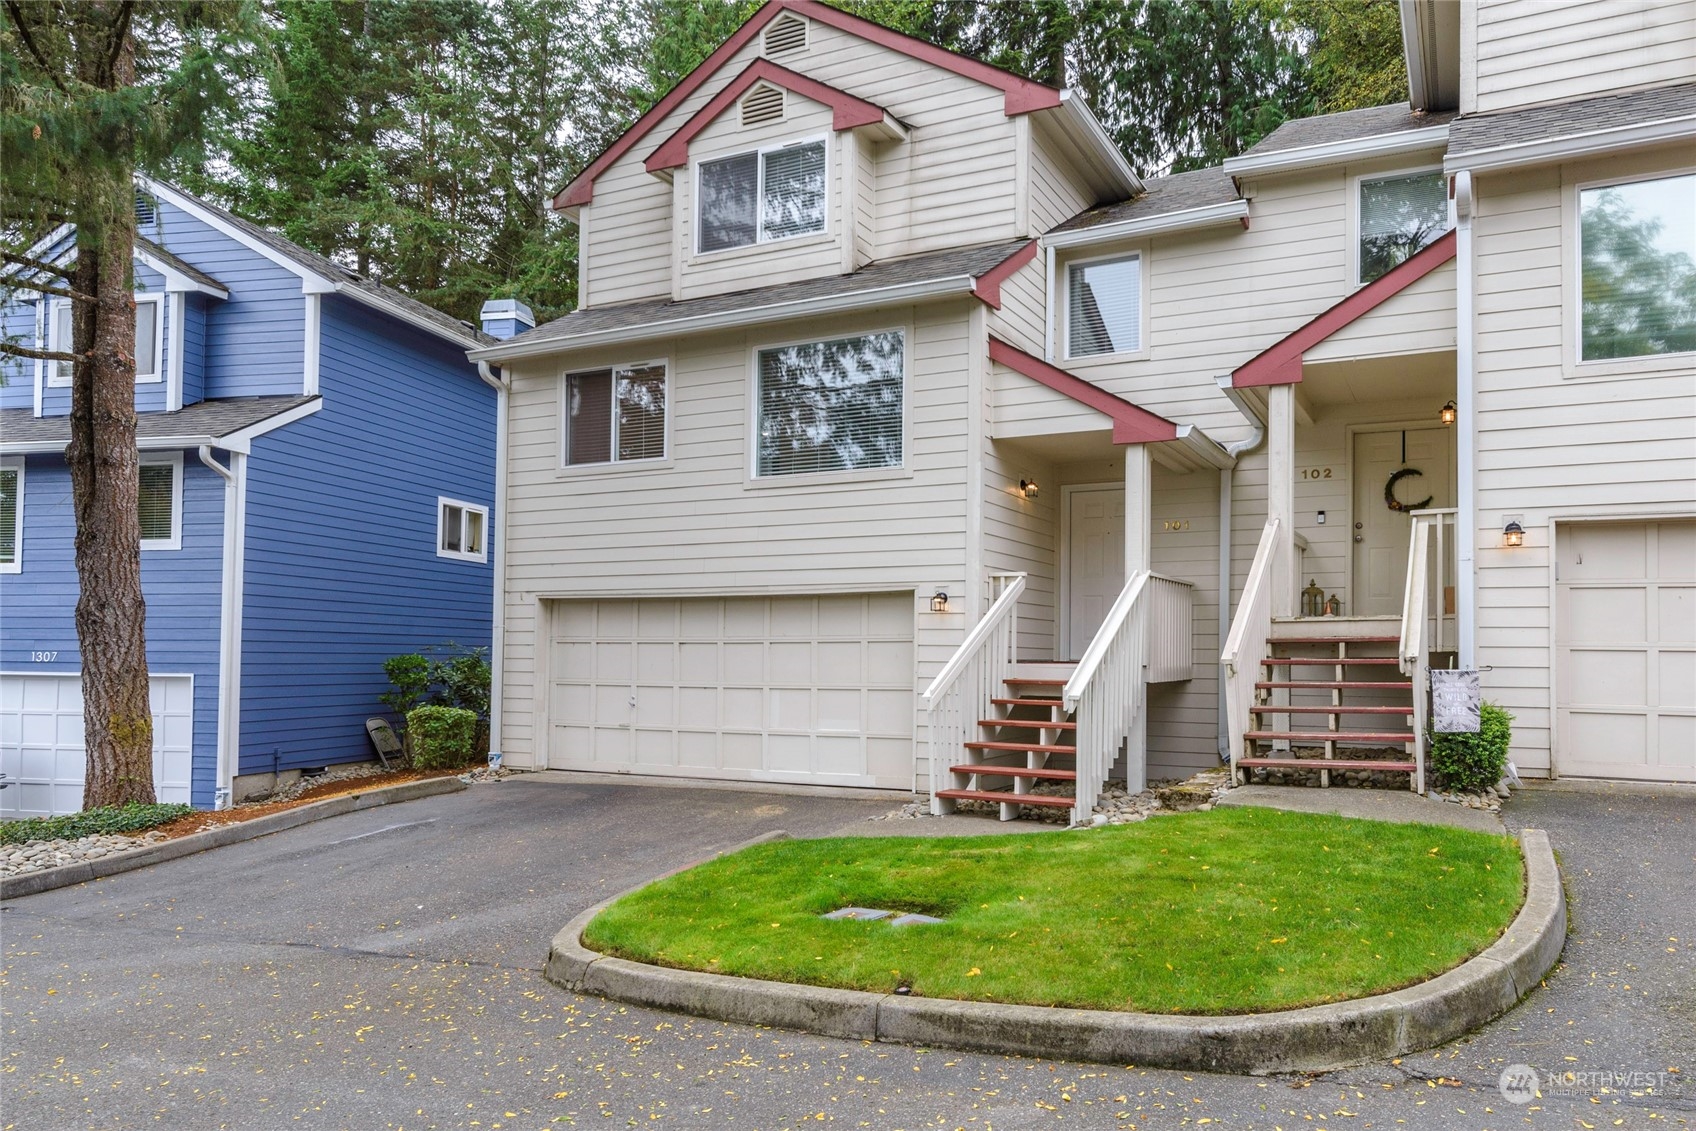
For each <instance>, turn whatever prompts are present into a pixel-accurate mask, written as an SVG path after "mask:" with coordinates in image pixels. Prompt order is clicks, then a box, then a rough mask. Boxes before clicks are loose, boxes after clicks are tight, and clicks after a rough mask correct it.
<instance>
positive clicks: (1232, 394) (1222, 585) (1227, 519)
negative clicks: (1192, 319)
mask: <svg viewBox="0 0 1696 1131" xmlns="http://www.w3.org/2000/svg"><path fill="white" fill-rule="evenodd" d="M1215 380H1216V381H1217V382H1218V384H1219V391H1220V392H1222V393H1224V394H1225V396H1226V397H1227V398H1228V399H1229V400H1230V402H1231V404H1233V405H1235V406H1236V409H1237V411H1238V412H1240V413H1242V414H1243V419H1244V420H1247V421H1248V423H1249V427H1251V428H1253V429H1254V431H1252V432H1250V433H1249V434H1248V436H1247V437H1245V438H1244V439H1241V440H1238V441H1237V442H1236V443H1234V444H1227V445H1225V454H1226V455H1228V456H1230V457H1231V461H1232V464H1233V466H1234V465H1235V462H1236V460H1237V458H1238V457H1239V456H1245V455H1247V454H1248V453H1250V452H1252V451H1254V450H1255V449H1256V448H1258V447H1260V445H1261V444H1262V443H1264V442H1265V441H1266V424H1265V423H1264V422H1263V421H1262V420H1261V419H1260V416H1259V414H1258V413H1256V412H1255V411H1254V406H1253V405H1251V404H1250V403H1249V401H1248V398H1247V397H1244V396H1243V395H1242V393H1240V392H1238V391H1237V389H1236V387H1235V386H1233V385H1232V384H1231V378H1230V377H1229V376H1228V375H1227V376H1224V377H1218V378H1215ZM1232 470H1233V469H1232V468H1231V467H1225V468H1220V469H1219V639H1220V641H1221V642H1223V641H1224V639H1225V633H1226V631H1227V630H1228V629H1229V627H1230V624H1231V518H1232V514H1233V512H1234V511H1235V509H1236V503H1235V502H1234V500H1233V498H1232V487H1233V481H1232V478H1231V476H1232ZM1221 650H1223V649H1221ZM1218 726H1219V760H1220V761H1221V762H1229V761H1230V760H1231V720H1230V717H1229V715H1228V714H1227V713H1226V708H1225V668H1224V665H1223V664H1221V665H1220V667H1219V694H1218Z"/></svg>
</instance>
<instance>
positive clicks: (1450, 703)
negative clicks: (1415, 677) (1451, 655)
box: [1431, 668, 1484, 734]
mask: <svg viewBox="0 0 1696 1131" xmlns="http://www.w3.org/2000/svg"><path fill="white" fill-rule="evenodd" d="M1483 700H1484V691H1483V688H1482V687H1481V686H1480V685H1479V682H1478V673H1477V672H1476V671H1455V670H1451V669H1447V668H1436V669H1433V670H1432V672H1431V729H1432V731H1433V732H1435V733H1437V734H1477V733H1478V708H1479V705H1480V704H1481V703H1482V702H1483Z"/></svg>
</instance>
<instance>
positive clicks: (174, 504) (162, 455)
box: [141, 452, 183, 550]
mask: <svg viewBox="0 0 1696 1131" xmlns="http://www.w3.org/2000/svg"><path fill="white" fill-rule="evenodd" d="M141 463H142V465H143V466H146V465H148V464H169V465H170V466H171V536H170V537H169V538H143V539H142V540H141V548H142V549H143V550H180V549H182V548H183V454H182V453H181V452H143V453H142V456H141Z"/></svg>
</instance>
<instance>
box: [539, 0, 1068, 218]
mask: <svg viewBox="0 0 1696 1131" xmlns="http://www.w3.org/2000/svg"><path fill="white" fill-rule="evenodd" d="M785 10H788V11H793V12H795V13H797V14H799V15H802V16H806V17H807V18H808V19H811V20H817V21H818V22H819V23H821V24H826V25H828V26H830V27H834V28H838V29H840V30H842V31H846V32H848V33H850V34H852V35H857V36H860V37H861V38H862V39H865V40H866V41H868V42H870V43H876V44H878V45H879V46H881V47H887V48H889V49H891V50H893V51H899V52H901V53H902V54H903V55H908V56H911V57H912V58H914V59H918V60H920V61H921V62H925V63H930V64H932V65H934V66H938V67H942V68H943V69H945V70H949V71H953V72H954V73H955V74H957V75H962V76H964V77H965V78H968V79H972V80H973V81H976V82H981V83H983V84H984V85H985V86H991V87H994V88H996V89H997V90H1000V91H1002V92H1003V94H1004V95H1005V99H1004V101H1003V108H1004V110H1005V112H1006V114H1007V116H1008V117H1014V116H1016V115H1019V114H1029V113H1031V112H1032V111H1033V110H1047V109H1049V108H1051V107H1054V106H1058V105H1060V92H1059V91H1058V90H1056V89H1054V88H1053V87H1051V86H1046V85H1044V84H1042V83H1039V82H1035V81H1033V80H1031V79H1027V78H1022V77H1020V76H1019V75H1015V74H1013V73H1012V72H1011V71H1004V70H1002V69H1001V68H999V67H992V66H990V65H989V64H988V63H980V62H978V61H977V60H976V59H972V58H968V57H967V56H965V55H956V54H955V53H954V52H952V51H949V50H946V49H945V48H941V47H938V46H937V45H936V44H934V43H926V42H925V41H924V40H922V39H914V38H913V37H912V36H910V35H902V34H901V33H900V32H898V31H893V30H891V29H890V28H886V27H884V26H883V25H882V24H874V23H872V22H871V21H870V20H866V19H862V18H860V17H859V16H852V15H849V14H848V13H847V12H843V11H840V10H838V9H836V8H832V7H831V6H830V5H828V4H821V3H819V2H818V0H770V3H768V4H766V5H765V6H764V7H763V8H761V9H760V10H759V11H757V12H755V13H754V14H753V15H752V16H750V17H749V18H748V22H747V23H745V24H743V25H742V26H741V27H739V28H737V29H736V33H735V34H734V35H732V36H731V37H730V38H729V39H727V40H725V41H724V42H723V43H721V44H719V46H718V49H717V50H716V51H714V52H713V53H712V54H711V55H708V56H707V57H706V59H705V61H703V62H702V63H701V65H700V66H698V67H696V68H695V69H694V70H692V71H690V72H689V73H688V74H687V75H685V76H684V77H683V81H682V82H679V83H678V84H677V85H676V86H674V87H672V88H671V90H670V91H669V92H668V93H667V94H666V96H665V97H664V98H662V99H660V100H659V101H658V102H656V103H654V105H653V106H651V107H649V109H648V112H647V113H645V114H643V115H642V116H641V117H640V118H637V119H636V121H635V123H634V124H632V125H631V127H630V128H629V129H627V130H625V131H624V132H623V133H622V134H620V135H619V136H618V139H617V140H616V141H614V142H613V143H612V144H611V145H609V146H607V148H606V149H605V150H604V151H603V152H602V153H601V155H600V156H599V157H597V158H595V159H594V160H593V161H591V162H590V163H589V165H588V167H586V168H585V169H584V170H583V171H582V172H581V173H579V174H577V176H575V177H573V178H572V180H571V183H570V184H568V185H566V186H565V188H563V189H561V190H560V192H559V195H557V196H555V197H554V208H555V209H556V210H557V209H565V208H576V207H578V206H579V205H584V204H588V203H589V202H590V201H592V200H593V199H594V198H595V178H596V177H598V176H600V175H601V174H602V173H604V172H606V170H607V168H608V167H609V166H610V165H612V163H613V162H615V161H617V160H618V159H619V158H620V157H623V156H624V155H625V154H626V153H628V152H629V151H630V150H631V148H632V147H633V146H635V145H636V143H637V142H639V141H641V140H642V139H643V138H644V137H646V136H647V135H648V133H649V132H650V131H651V130H653V129H654V128H655V127H656V126H658V125H659V124H660V123H661V122H663V121H665V119H666V117H667V115H669V114H670V113H671V112H672V111H673V110H675V109H677V107H678V105H679V104H681V103H682V102H683V101H684V100H686V99H687V98H688V97H689V96H690V95H692V94H694V93H695V91H697V90H698V89H700V87H701V86H702V84H704V83H705V82H706V81H707V80H708V79H710V78H712V77H713V75H715V74H717V73H718V71H719V69H720V68H721V67H723V66H724V65H725V63H727V62H729V61H730V59H731V58H732V57H733V56H735V54H736V53H737V52H738V51H740V50H742V48H743V47H744V46H746V45H747V44H748V42H749V41H750V40H752V39H753V38H754V36H756V35H758V34H759V33H760V29H761V28H763V27H765V25H766V24H768V23H770V22H771V21H772V20H773V19H774V18H775V17H776V16H777V15H778V13H780V12H782V11H785Z"/></svg>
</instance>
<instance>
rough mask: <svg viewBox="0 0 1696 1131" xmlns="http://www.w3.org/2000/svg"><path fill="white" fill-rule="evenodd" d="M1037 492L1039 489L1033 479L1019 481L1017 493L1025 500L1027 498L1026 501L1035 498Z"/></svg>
mask: <svg viewBox="0 0 1696 1131" xmlns="http://www.w3.org/2000/svg"><path fill="white" fill-rule="evenodd" d="M1039 490H1040V488H1038V487H1037V485H1036V480H1034V479H1021V480H1019V493H1020V494H1021V495H1023V496H1024V497H1025V498H1027V499H1034V498H1036V497H1037V494H1038V492H1039Z"/></svg>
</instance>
